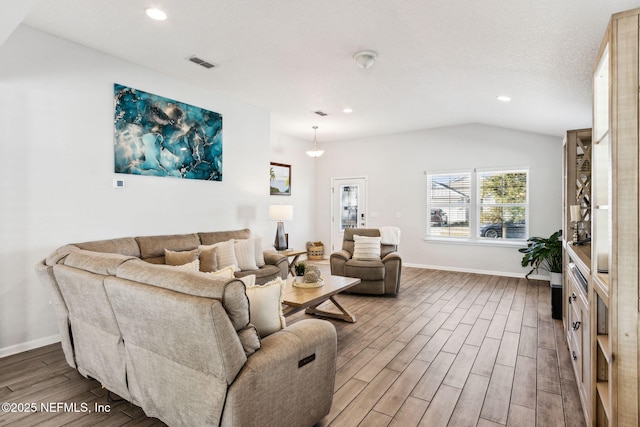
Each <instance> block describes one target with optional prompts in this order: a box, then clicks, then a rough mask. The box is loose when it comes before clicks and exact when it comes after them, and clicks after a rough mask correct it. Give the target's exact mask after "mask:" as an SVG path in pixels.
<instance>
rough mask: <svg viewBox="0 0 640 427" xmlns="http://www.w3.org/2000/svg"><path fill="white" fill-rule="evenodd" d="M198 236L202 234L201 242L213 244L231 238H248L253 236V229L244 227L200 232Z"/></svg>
mask: <svg viewBox="0 0 640 427" xmlns="http://www.w3.org/2000/svg"><path fill="white" fill-rule="evenodd" d="M198 236H200V242H201V244H203V245H213V244H214V243H220V242H226V241H227V240H231V239H234V240H235V239H248V238H250V237H251V230H249V229H248V228H244V229H242V230H231V231H210V232H201V233H198Z"/></svg>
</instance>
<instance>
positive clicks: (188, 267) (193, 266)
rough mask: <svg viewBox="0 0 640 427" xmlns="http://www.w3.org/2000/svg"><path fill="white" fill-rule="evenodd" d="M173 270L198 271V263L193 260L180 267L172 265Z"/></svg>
mask: <svg viewBox="0 0 640 427" xmlns="http://www.w3.org/2000/svg"><path fill="white" fill-rule="evenodd" d="M172 267H173V268H177V269H179V270H185V271H200V261H199V260H195V261H191V262H188V263H186V264H181V265H172Z"/></svg>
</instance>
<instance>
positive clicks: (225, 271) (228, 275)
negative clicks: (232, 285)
mask: <svg viewBox="0 0 640 427" xmlns="http://www.w3.org/2000/svg"><path fill="white" fill-rule="evenodd" d="M234 270H235V269H234V268H233V266H232V265H228V266H226V267H224V268H221V269H220V270H218V271H210V272H207V274H210V275H212V276H214V277H221V278H223V279H233V278H235V277H236V276H235V274H233V272H234Z"/></svg>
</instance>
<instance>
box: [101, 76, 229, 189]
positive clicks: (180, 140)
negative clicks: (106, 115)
mask: <svg viewBox="0 0 640 427" xmlns="http://www.w3.org/2000/svg"><path fill="white" fill-rule="evenodd" d="M113 93H114V101H115V115H114V129H115V132H114V157H115V172H116V173H128V174H135V175H151V176H170V177H177V178H186V179H202V180H208V181H222V115H221V114H219V113H215V112H213V111H209V110H205V109H203V108H199V107H194V106H193V105H188V104H185V103H183V102H178V101H174V100H173V99H169V98H165V97H162V96H158V95H154V94H151V93H147V92H143V91H141V90H137V89H133V88H130V87H127V86H123V85H120V84H117V83H116V84H114V85H113Z"/></svg>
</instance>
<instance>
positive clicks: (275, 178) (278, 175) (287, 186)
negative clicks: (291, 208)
mask: <svg viewBox="0 0 640 427" xmlns="http://www.w3.org/2000/svg"><path fill="white" fill-rule="evenodd" d="M270 166H271V167H270V168H269V194H271V195H272V196H290V195H291V165H285V164H284V163H274V162H271V165H270Z"/></svg>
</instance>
